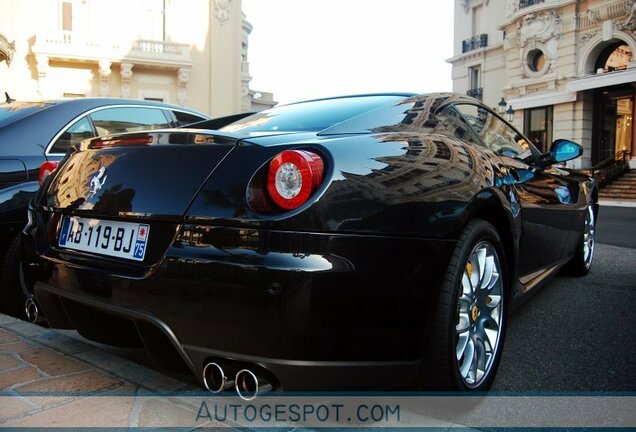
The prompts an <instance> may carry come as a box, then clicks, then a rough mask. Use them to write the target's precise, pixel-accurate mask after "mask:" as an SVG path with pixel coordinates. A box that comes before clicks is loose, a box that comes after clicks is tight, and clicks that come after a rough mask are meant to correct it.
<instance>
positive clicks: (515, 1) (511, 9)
mask: <svg viewBox="0 0 636 432" xmlns="http://www.w3.org/2000/svg"><path fill="white" fill-rule="evenodd" d="M518 9H519V0H508V7H507V8H506V18H510V17H511V16H513V15H514V14H515V13H517V10H518Z"/></svg>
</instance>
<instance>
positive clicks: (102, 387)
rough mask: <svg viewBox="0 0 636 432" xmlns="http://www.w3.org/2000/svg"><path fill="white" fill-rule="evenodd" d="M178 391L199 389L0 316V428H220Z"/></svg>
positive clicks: (50, 331) (77, 341) (54, 333)
mask: <svg viewBox="0 0 636 432" xmlns="http://www.w3.org/2000/svg"><path fill="white" fill-rule="evenodd" d="M166 392H168V393H171V394H172V396H167V397H164V396H163V395H160V394H158V393H166ZM174 392H179V395H184V396H187V395H188V394H189V393H191V394H195V393H196V392H201V388H200V387H195V386H193V385H189V384H188V383H186V382H183V381H179V380H177V379H175V378H173V377H170V376H167V375H164V374H162V373H160V372H157V371H155V370H152V369H149V368H147V367H144V366H142V365H139V364H137V363H133V362H131V361H129V360H126V359H123V358H120V357H117V356H114V355H112V354H110V353H107V352H106V351H103V350H101V349H99V348H96V347H95V346H93V345H90V344H88V343H85V342H82V341H80V340H78V339H75V338H72V337H69V336H67V335H64V334H61V333H58V332H56V331H53V330H49V329H46V328H42V327H40V326H37V325H34V324H30V323H27V322H24V321H20V320H18V319H15V318H12V317H9V316H6V315H2V314H0V427H4V428H6V427H9V428H14V427H25V426H26V427H55V426H59V427H96V426H102V425H108V426H110V427H153V426H160V427H161V426H162V427H166V426H167V427H170V425H174V426H180V425H192V426H193V427H192V428H198V427H211V426H216V427H218V426H222V425H221V424H213V423H209V422H207V423H205V422H202V421H198V422H197V421H196V415H197V407H196V406H193V405H192V404H191V403H189V402H190V401H189V400H182V399H181V400H180V398H179V397H178V396H175V395H174ZM199 394H200V393H199ZM96 396H103V397H101V398H100V399H99V402H100V403H95V400H96ZM109 396H110V397H109Z"/></svg>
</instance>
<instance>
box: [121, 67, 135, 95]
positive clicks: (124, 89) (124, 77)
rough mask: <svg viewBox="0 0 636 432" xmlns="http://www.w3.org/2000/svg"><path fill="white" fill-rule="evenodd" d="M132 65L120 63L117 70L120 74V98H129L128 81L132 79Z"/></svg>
mask: <svg viewBox="0 0 636 432" xmlns="http://www.w3.org/2000/svg"><path fill="white" fill-rule="evenodd" d="M132 69H133V65H132V64H131V63H122V64H121V66H120V69H119V73H120V74H121V97H123V98H129V97H130V80H131V78H132V74H133V72H132Z"/></svg>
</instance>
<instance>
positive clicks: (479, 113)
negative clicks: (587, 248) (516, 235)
mask: <svg viewBox="0 0 636 432" xmlns="http://www.w3.org/2000/svg"><path fill="white" fill-rule="evenodd" d="M455 108H456V109H457V110H458V111H459V112H460V114H461V115H462V116H463V117H464V119H466V121H467V122H468V124H469V125H470V126H471V128H472V129H473V130H474V132H475V134H476V135H477V136H478V138H479V139H480V141H481V144H482V145H484V146H485V147H487V148H488V149H490V150H492V151H493V152H494V153H496V154H497V155H499V158H500V160H501V164H502V166H503V168H504V171H507V172H508V173H509V179H510V183H511V186H512V187H513V188H514V191H515V192H516V194H515V195H516V197H517V198H518V200H519V204H520V206H521V233H520V244H519V252H520V257H519V276H520V280H521V282H522V284H523V285H524V286H531V285H532V282H533V280H534V279H539V278H541V276H542V275H543V274H544V273H545V272H546V271H547V270H550V269H551V268H552V267H554V266H555V265H556V264H557V263H559V261H560V260H561V259H562V258H563V252H564V249H565V245H566V244H567V242H568V240H569V232H570V227H571V225H572V223H573V217H574V210H575V208H574V207H575V205H574V204H575V203H576V201H577V198H578V184H576V183H570V182H568V181H567V180H565V179H562V178H560V177H559V176H558V175H555V173H553V172H551V170H550V169H544V168H542V167H541V164H540V163H539V156H540V155H539V152H538V151H537V150H536V149H535V148H534V147H533V146H532V144H531V143H530V142H529V141H528V140H527V139H526V138H525V137H524V136H523V135H521V134H520V133H519V132H518V131H516V130H515V129H514V128H513V127H511V126H510V125H509V124H508V123H506V122H505V121H503V120H502V119H501V118H500V117H499V116H497V115H496V114H495V113H493V112H492V111H490V110H488V109H486V108H485V107H483V106H480V105H474V104H457V105H455Z"/></svg>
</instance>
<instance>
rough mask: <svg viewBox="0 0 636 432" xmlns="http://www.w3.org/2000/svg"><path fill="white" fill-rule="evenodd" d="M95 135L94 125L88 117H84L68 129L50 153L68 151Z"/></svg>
mask: <svg viewBox="0 0 636 432" xmlns="http://www.w3.org/2000/svg"><path fill="white" fill-rule="evenodd" d="M93 137H95V133H94V132H93V127H92V126H91V122H90V121H88V118H86V117H82V118H81V119H79V120H77V121H76V122H75V123H73V124H72V125H71V127H69V128H68V129H66V130H65V131H64V132H63V133H62V135H60V137H59V138H58V139H57V141H55V142H54V143H53V146H52V147H51V149H50V150H49V153H66V151H67V150H68V149H69V148H71V146H73V145H75V144H77V143H78V142H80V141H83V140H85V139H88V138H93Z"/></svg>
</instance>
